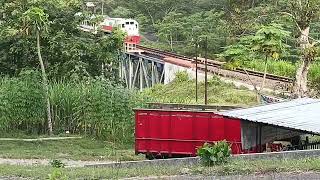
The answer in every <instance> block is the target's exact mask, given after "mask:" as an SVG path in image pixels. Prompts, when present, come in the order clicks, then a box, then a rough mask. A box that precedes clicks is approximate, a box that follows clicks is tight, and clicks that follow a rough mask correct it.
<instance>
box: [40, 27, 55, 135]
mask: <svg viewBox="0 0 320 180" xmlns="http://www.w3.org/2000/svg"><path fill="white" fill-rule="evenodd" d="M37 51H38V58H39V62H40V67H41V73H42V85H43V89H44V91H45V100H46V105H47V118H48V129H49V134H50V135H52V131H53V130H52V120H51V107H50V100H49V85H48V79H47V74H46V69H45V67H44V63H43V60H42V56H41V49H40V33H39V31H37Z"/></svg>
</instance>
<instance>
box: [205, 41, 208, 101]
mask: <svg viewBox="0 0 320 180" xmlns="http://www.w3.org/2000/svg"><path fill="white" fill-rule="evenodd" d="M204 43H205V45H204V63H205V70H204V71H205V77H204V89H205V90H204V91H205V92H204V103H205V105H208V62H207V61H208V60H207V58H208V57H207V56H208V37H206V39H205V42H204Z"/></svg>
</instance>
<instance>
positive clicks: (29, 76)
mask: <svg viewBox="0 0 320 180" xmlns="http://www.w3.org/2000/svg"><path fill="white" fill-rule="evenodd" d="M49 98H50V102H51V111H52V120H53V130H54V134H60V133H64V132H66V131H69V132H70V133H71V134H81V135H88V136H93V137H95V138H99V139H103V140H107V141H113V142H117V143H130V142H133V131H134V119H133V118H134V116H133V111H132V108H135V107H138V106H141V105H143V99H142V100H140V99H139V98H138V97H137V96H136V93H135V92H134V91H131V90H127V89H125V88H124V87H122V86H121V85H118V84H115V83H112V82H110V81H107V80H103V79H87V80H81V81H76V82H70V81H63V82H51V83H50V89H49ZM45 108H46V106H45V101H44V94H43V89H42V86H41V77H40V76H39V75H38V73H37V72H35V71H28V72H27V73H24V74H21V76H19V77H14V78H3V79H0V131H1V132H12V131H13V132H15V131H24V132H29V134H30V133H32V134H44V133H46V131H47V121H46V111H45Z"/></svg>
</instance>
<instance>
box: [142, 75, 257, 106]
mask: <svg viewBox="0 0 320 180" xmlns="http://www.w3.org/2000/svg"><path fill="white" fill-rule="evenodd" d="M179 76H180V77H179ZM181 76H184V75H183V74H182V75H178V76H177V78H176V79H175V80H174V81H173V82H172V83H170V84H168V85H162V84H160V85H156V86H154V87H152V88H149V89H146V90H144V91H143V95H144V96H147V97H149V101H153V102H162V103H185V104H204V92H205V90H204V83H203V82H200V83H199V96H198V97H199V101H198V103H197V102H196V98H195V89H196V86H195V80H189V79H187V78H185V77H181ZM208 84H209V85H208V102H209V104H212V105H214V104H219V105H239V106H248V105H255V104H257V100H256V95H255V93H254V92H252V91H249V90H248V89H246V88H237V87H236V86H234V85H233V84H230V83H225V82H222V81H221V80H220V79H218V78H217V77H214V78H212V79H211V80H209V83H208Z"/></svg>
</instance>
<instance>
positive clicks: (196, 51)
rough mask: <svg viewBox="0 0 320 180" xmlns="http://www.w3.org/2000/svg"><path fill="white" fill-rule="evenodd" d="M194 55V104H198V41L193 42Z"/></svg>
mask: <svg viewBox="0 0 320 180" xmlns="http://www.w3.org/2000/svg"><path fill="white" fill-rule="evenodd" d="M195 46H196V47H195V49H196V50H195V53H196V103H198V39H196V42H195Z"/></svg>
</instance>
